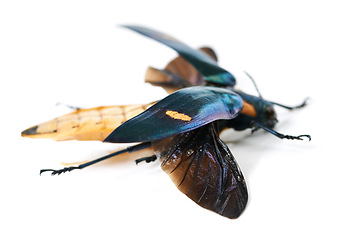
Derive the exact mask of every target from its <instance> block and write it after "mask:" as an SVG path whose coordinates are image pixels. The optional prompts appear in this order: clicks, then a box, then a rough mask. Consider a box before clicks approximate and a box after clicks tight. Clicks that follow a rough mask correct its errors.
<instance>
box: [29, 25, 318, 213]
mask: <svg viewBox="0 0 360 240" xmlns="http://www.w3.org/2000/svg"><path fill="white" fill-rule="evenodd" d="M123 27H125V28H128V29H130V30H133V31H135V32H137V33H139V34H142V35H144V36H146V37H149V38H151V39H153V40H156V41H158V42H160V43H162V44H164V45H166V46H168V47H170V48H172V49H173V50H175V51H176V52H177V53H178V54H179V56H178V57H177V58H175V59H174V60H173V61H171V62H170V63H169V64H168V65H167V66H166V67H165V69H164V70H159V69H156V68H153V67H149V68H148V69H147V72H146V75H145V81H146V82H148V83H151V84H152V85H154V86H161V87H163V88H164V89H165V90H166V91H167V92H168V93H170V94H169V95H168V96H167V97H165V98H164V99H162V100H160V101H155V102H152V103H149V104H144V105H123V106H110V107H97V108H91V109H77V110H76V111H74V112H72V113H70V114H67V115H64V116H62V117H59V118H56V119H54V120H51V121H48V122H45V123H42V124H39V125H36V126H34V127H31V128H28V129H26V130H24V131H23V132H22V136H25V137H33V138H38V137H40V138H43V137H47V138H53V139H55V140H73V139H76V140H102V141H104V142H110V143H138V144H136V145H133V146H130V147H128V148H126V149H122V150H120V151H117V152H114V153H112V154H109V155H106V156H104V157H101V158H98V159H95V160H93V161H89V162H86V163H84V164H80V165H78V166H70V167H65V168H63V169H59V170H54V169H42V170H41V171H40V174H41V173H43V172H48V171H49V172H51V174H52V175H56V174H61V173H64V172H70V171H72V170H75V169H83V168H85V167H88V166H90V165H93V164H95V163H97V162H100V161H103V160H105V159H108V158H110V157H113V156H116V155H119V154H123V153H126V152H134V151H138V150H141V149H144V148H151V149H152V150H153V152H154V154H152V155H150V156H147V157H144V158H140V159H137V160H136V163H139V162H143V161H145V162H152V161H155V160H157V159H159V160H160V161H161V168H162V169H163V170H164V171H165V172H166V173H167V174H168V175H169V176H170V178H171V180H172V181H173V182H174V184H175V185H176V186H177V187H178V189H179V190H180V191H181V192H183V193H184V194H186V195H187V196H188V197H189V198H190V199H192V200H193V201H194V202H196V203H197V204H198V205H200V206H202V207H204V208H206V209H209V210H212V211H214V212H216V213H218V214H220V215H222V216H225V217H228V218H231V219H234V218H238V217H239V216H240V214H241V213H242V212H243V210H244V209H245V206H246V204H247V200H248V192H247V187H246V183H245V179H244V176H243V174H242V172H241V170H240V168H239V166H238V165H237V163H236V161H235V159H234V156H233V155H232V153H231V151H230V150H229V148H228V147H227V145H226V144H225V143H224V142H223V141H222V140H221V139H220V137H219V134H220V133H221V131H222V130H224V129H227V128H233V129H235V130H237V131H241V130H244V129H248V128H250V129H252V131H256V130H258V129H263V130H265V131H267V132H269V133H271V134H273V135H274V136H276V137H278V138H281V139H291V140H303V138H308V139H309V140H311V137H310V135H306V134H305V135H298V136H291V135H284V134H281V133H279V132H277V131H275V130H274V129H273V128H274V126H275V124H276V122H277V119H276V112H275V109H274V106H275V105H277V106H280V107H283V108H286V109H289V110H291V109H297V108H301V107H304V106H305V105H306V100H305V101H304V102H303V103H302V104H300V105H298V106H294V107H290V106H286V105H282V104H279V103H276V102H272V101H268V100H265V99H264V98H263V97H262V96H261V94H260V93H259V91H258V93H259V96H254V95H250V94H247V93H245V92H243V91H240V90H237V89H235V88H234V86H235V84H236V80H235V77H234V76H233V75H232V74H231V73H230V72H228V71H226V70H225V69H223V68H221V67H220V66H219V65H218V64H217V62H216V60H217V57H216V54H215V52H214V51H213V50H212V49H210V48H206V47H205V48H201V49H200V50H195V49H193V48H191V47H189V46H188V45H186V44H184V43H183V42H180V41H179V40H177V39H175V38H173V37H171V36H169V35H166V34H164V33H161V32H158V31H155V30H152V29H150V28H146V27H141V26H133V25H125V26H123ZM246 74H247V73H246ZM248 76H249V78H250V79H251V80H252V81H253V79H252V78H251V76H250V75H248ZM253 82H254V81H253ZM254 84H255V82H254ZM255 87H256V84H255ZM256 89H257V87H256Z"/></svg>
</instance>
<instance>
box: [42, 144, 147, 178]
mask: <svg viewBox="0 0 360 240" xmlns="http://www.w3.org/2000/svg"><path fill="white" fill-rule="evenodd" d="M150 146H151V143H150V142H145V143H140V144H138V145H134V146H130V147H127V148H125V149H122V150H119V151H117V152H114V153H111V154H108V155H106V156H103V157H100V158H98V159H95V160H92V161H90V162H86V163H83V164H80V165H78V166H70V167H65V168H62V169H58V170H54V169H42V170H40V175H41V174H42V173H44V172H51V175H52V176H54V175H60V174H62V173H66V172H71V171H73V170H75V169H83V168H86V167H88V166H91V165H93V164H95V163H98V162H101V161H104V160H106V159H108V158H111V157H115V156H117V155H120V154H123V153H127V152H128V153H131V152H135V151H139V150H142V149H145V148H148V147H150Z"/></svg>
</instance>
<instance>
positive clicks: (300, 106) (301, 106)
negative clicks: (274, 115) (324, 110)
mask: <svg viewBox="0 0 360 240" xmlns="http://www.w3.org/2000/svg"><path fill="white" fill-rule="evenodd" d="M309 99H310V98H308V97H307V98H305V100H304V101H303V102H302V103H301V104H299V105H296V106H286V105H283V104H280V103H277V102H271V103H272V104H274V105H277V106H279V107H282V108H286V109H288V110H293V109H299V108H303V107H305V106H306V105H307V102H308V101H309Z"/></svg>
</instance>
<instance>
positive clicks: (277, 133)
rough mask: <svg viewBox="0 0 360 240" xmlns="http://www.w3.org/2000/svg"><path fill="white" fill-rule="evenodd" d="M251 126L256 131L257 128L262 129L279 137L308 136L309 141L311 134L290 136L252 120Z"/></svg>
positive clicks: (294, 137) (294, 138) (297, 138)
mask: <svg viewBox="0 0 360 240" xmlns="http://www.w3.org/2000/svg"><path fill="white" fill-rule="evenodd" d="M252 127H254V130H255V131H256V130H257V129H259V128H262V129H264V130H265V131H267V132H269V133H271V134H273V135H274V136H276V137H278V138H280V139H289V140H303V138H308V139H309V142H310V141H311V136H310V135H307V134H302V135H299V136H291V135H284V134H282V133H279V132H276V131H275V130H273V129H271V128H268V127H265V126H264V125H262V124H260V123H258V122H253V123H252Z"/></svg>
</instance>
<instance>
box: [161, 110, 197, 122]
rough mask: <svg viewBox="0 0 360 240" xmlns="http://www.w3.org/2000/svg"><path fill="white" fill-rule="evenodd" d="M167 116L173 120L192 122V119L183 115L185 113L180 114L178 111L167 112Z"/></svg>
mask: <svg viewBox="0 0 360 240" xmlns="http://www.w3.org/2000/svg"><path fill="white" fill-rule="evenodd" d="M166 115H168V116H170V117H171V118H173V119H179V120H182V121H190V120H191V117H189V116H188V115H186V114H183V113H178V112H176V111H166Z"/></svg>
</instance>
